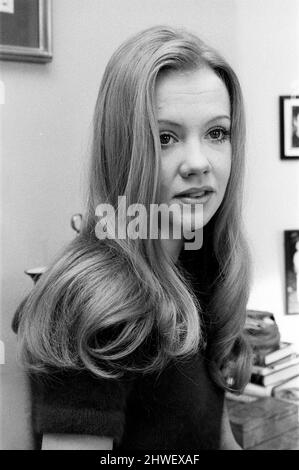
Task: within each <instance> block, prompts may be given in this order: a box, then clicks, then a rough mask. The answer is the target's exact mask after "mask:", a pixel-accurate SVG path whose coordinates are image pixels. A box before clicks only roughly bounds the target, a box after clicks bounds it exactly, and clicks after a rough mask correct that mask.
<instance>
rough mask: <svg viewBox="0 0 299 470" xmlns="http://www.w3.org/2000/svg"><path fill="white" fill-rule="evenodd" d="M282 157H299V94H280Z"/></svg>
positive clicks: (294, 158)
mask: <svg viewBox="0 0 299 470" xmlns="http://www.w3.org/2000/svg"><path fill="white" fill-rule="evenodd" d="M279 108H280V157H281V159H283V160H286V159H287V160H296V159H299V96H280V97H279Z"/></svg>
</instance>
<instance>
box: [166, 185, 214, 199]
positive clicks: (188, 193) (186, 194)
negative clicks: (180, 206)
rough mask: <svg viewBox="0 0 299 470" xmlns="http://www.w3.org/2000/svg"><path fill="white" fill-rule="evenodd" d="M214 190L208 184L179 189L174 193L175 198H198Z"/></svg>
mask: <svg viewBox="0 0 299 470" xmlns="http://www.w3.org/2000/svg"><path fill="white" fill-rule="evenodd" d="M212 192H214V189H213V188H212V187H210V186H205V187H202V188H190V189H187V190H185V191H181V192H180V193H178V194H176V195H175V197H176V198H180V199H181V198H190V199H199V198H201V197H203V196H207V195H209V194H211V193H212Z"/></svg>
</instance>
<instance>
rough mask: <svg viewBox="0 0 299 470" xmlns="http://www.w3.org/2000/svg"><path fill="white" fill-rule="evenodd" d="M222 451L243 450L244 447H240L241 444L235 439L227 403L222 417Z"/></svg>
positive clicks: (224, 405)
mask: <svg viewBox="0 0 299 470" xmlns="http://www.w3.org/2000/svg"><path fill="white" fill-rule="evenodd" d="M220 449H221V450H243V449H242V447H240V446H239V444H238V443H237V442H236V440H235V437H234V435H233V432H232V429H231V426H230V422H229V416H228V411H227V406H226V402H225V401H224V404H223V415H222V421H221V440H220Z"/></svg>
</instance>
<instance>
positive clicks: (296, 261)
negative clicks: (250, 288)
mask: <svg viewBox="0 0 299 470" xmlns="http://www.w3.org/2000/svg"><path fill="white" fill-rule="evenodd" d="M284 248H285V280H286V314H287V315H294V314H299V229H298V230H285V231H284Z"/></svg>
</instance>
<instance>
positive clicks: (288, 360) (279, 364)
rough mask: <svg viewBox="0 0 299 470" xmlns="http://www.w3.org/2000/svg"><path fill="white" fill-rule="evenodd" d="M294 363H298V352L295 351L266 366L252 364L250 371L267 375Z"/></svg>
mask: <svg viewBox="0 0 299 470" xmlns="http://www.w3.org/2000/svg"><path fill="white" fill-rule="evenodd" d="M294 364H299V354H297V353H293V354H290V355H289V356H286V357H284V358H282V359H279V360H278V361H275V362H271V364H269V365H268V366H257V365H253V366H252V368H251V371H252V373H253V374H260V375H269V374H272V373H273V372H276V371H278V370H281V369H284V368H285V367H289V366H292V365H294Z"/></svg>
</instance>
